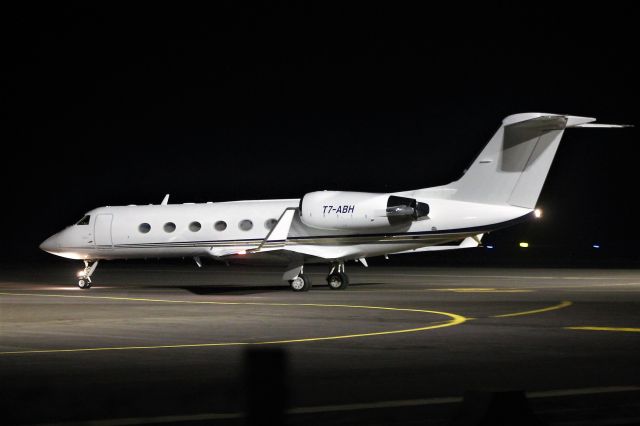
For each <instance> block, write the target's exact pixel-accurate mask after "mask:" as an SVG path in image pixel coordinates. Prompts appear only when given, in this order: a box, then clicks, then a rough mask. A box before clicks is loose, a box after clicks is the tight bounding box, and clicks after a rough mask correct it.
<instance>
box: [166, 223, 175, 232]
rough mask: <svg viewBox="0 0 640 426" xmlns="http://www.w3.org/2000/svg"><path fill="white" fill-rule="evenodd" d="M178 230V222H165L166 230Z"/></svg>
mask: <svg viewBox="0 0 640 426" xmlns="http://www.w3.org/2000/svg"><path fill="white" fill-rule="evenodd" d="M175 230H176V224H175V223H173V222H167V223H165V224H164V232H173V231H175Z"/></svg>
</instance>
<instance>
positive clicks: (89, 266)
mask: <svg viewBox="0 0 640 426" xmlns="http://www.w3.org/2000/svg"><path fill="white" fill-rule="evenodd" d="M97 266H98V261H97V260H96V261H94V262H91V261H90V260H85V261H84V269H83V270H81V271H80V272H78V287H80V288H81V289H83V290H86V289H88V288H91V275H93V271H95V270H96V267H97Z"/></svg>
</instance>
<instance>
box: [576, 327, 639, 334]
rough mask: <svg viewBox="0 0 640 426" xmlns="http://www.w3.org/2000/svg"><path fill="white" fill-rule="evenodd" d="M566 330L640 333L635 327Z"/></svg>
mask: <svg viewBox="0 0 640 426" xmlns="http://www.w3.org/2000/svg"><path fill="white" fill-rule="evenodd" d="M565 330H587V331H622V332H626V333H640V328H633V327H565Z"/></svg>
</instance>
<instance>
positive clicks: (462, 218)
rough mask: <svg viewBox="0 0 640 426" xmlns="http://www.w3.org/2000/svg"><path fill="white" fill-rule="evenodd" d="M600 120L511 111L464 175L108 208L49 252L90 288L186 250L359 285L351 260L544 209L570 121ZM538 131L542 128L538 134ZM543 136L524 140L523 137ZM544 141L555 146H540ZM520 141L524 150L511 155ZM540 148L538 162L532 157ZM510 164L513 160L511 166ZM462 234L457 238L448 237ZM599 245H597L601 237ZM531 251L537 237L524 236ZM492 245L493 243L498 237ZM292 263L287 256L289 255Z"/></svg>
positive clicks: (295, 282)
mask: <svg viewBox="0 0 640 426" xmlns="http://www.w3.org/2000/svg"><path fill="white" fill-rule="evenodd" d="M594 121H595V118H591V117H578V116H572V115H559V114H548V113H521V114H513V115H510V116H508V117H506V118H504V120H502V123H500V127H499V129H498V131H497V132H496V133H494V135H493V137H492V138H491V139H490V140H489V141H488V143H486V145H485V148H484V149H483V150H482V152H481V153H480V155H479V156H478V157H477V158H476V159H475V160H474V162H473V163H472V164H471V166H470V167H469V168H468V169H467V170H466V171H465V173H464V175H462V176H461V177H460V178H459V179H458V180H456V181H453V182H449V183H448V184H446V185H441V186H438V187H432V188H418V189H415V187H414V188H413V189H411V190H408V191H401V192H375V193H374V192H353V191H314V192H308V193H306V194H297V197H296V198H292V199H275V200H247V201H232V202H223V203H206V204H205V203H201V204H194V203H183V204H170V203H169V198H170V197H169V195H168V194H167V195H165V197H164V198H163V199H162V202H161V203H160V205H139V206H111V207H99V208H96V209H93V210H91V211H89V212H87V213H85V215H84V216H83V217H82V218H81V219H80V220H79V221H78V222H76V223H75V224H74V225H72V226H69V227H67V228H65V229H64V230H62V231H60V232H58V233H56V234H54V235H52V236H51V237H49V238H48V239H46V240H45V241H43V242H42V244H41V245H40V248H41V249H42V250H44V251H46V252H49V253H52V254H55V255H57V256H62V257H67V258H71V259H77V260H81V261H84V264H85V265H84V266H85V267H84V269H83V270H81V271H80V272H79V273H78V277H77V283H78V287H80V288H81V289H89V288H90V287H91V275H92V274H93V272H94V271H95V269H96V267H97V266H98V262H100V261H102V260H103V259H104V260H111V259H147V258H161V257H162V258H185V257H191V258H193V259H194V260H195V261H196V264H197V265H198V266H201V265H202V262H201V260H200V259H202V258H209V259H216V260H221V261H223V262H225V263H226V262H227V261H228V260H234V257H236V256H243V257H246V258H247V259H246V260H249V259H255V263H256V264H262V263H264V262H266V261H274V262H275V263H277V264H281V263H282V262H284V264H286V265H287V266H286V268H285V270H284V271H283V272H284V273H283V274H282V279H283V280H284V281H288V282H289V284H290V286H291V289H292V290H293V291H308V290H310V289H311V278H310V276H309V274H305V273H304V272H303V268H304V266H305V262H309V261H313V262H314V263H325V264H328V265H329V266H330V269H329V268H327V269H328V275H327V276H326V283H327V285H328V286H329V288H331V289H333V290H344V289H345V288H347V287H348V285H349V277H348V275H347V273H346V271H345V263H346V262H348V261H354V260H355V261H358V260H359V261H360V263H361V264H362V265H363V266H365V267H366V266H367V261H366V260H365V259H366V258H369V257H375V256H388V255H390V254H393V255H395V254H402V253H416V252H431V251H440V250H454V249H468V248H475V247H479V246H480V245H481V239H482V236H483V234H484V233H487V232H492V231H494V230H498V229H501V228H503V227H505V226H507V225H510V224H512V223H513V222H514V221H519V219H524V218H530V217H531V212H533V216H534V217H535V218H536V219H540V218H541V217H542V214H543V212H542V209H540V208H536V204H537V203H538V197H539V195H540V191H541V190H542V188H543V185H544V181H545V179H546V177H547V174H548V172H549V168H550V167H551V163H552V161H553V157H554V156H555V153H556V149H557V148H558V146H559V144H560V139H561V137H562V135H563V131H564V130H565V129H569V128H573V127H595V126H597V127H621V126H619V125H595V126H594V124H593V122H594ZM532 132H533V133H532ZM523 134H525V135H529V134H535V135H536V137H532V138H526V140H521V138H520V135H523ZM539 138H544V140H545V143H544V144H541V145H540V146H538V140H539ZM516 144H517V145H518V149H517V150H516V152H508V151H507V149H508V147H510V146H514V145H516ZM534 153H535V159H536V160H535V161H530V160H531V159H532V156H533V154H534ZM503 166H504V167H503ZM443 235H446V238H445V240H447V241H460V243H458V244H454V243H446V244H443ZM591 244H592V249H598V248H599V247H600V246H599V244H598V242H597V241H596V242H594V241H592V243H591ZM518 245H519V247H520V248H522V249H526V248H527V247H529V243H528V242H526V241H521V242H518ZM487 248H488V249H492V248H493V245H488V246H487ZM285 261H286V262H285Z"/></svg>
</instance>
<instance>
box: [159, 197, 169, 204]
mask: <svg viewBox="0 0 640 426" xmlns="http://www.w3.org/2000/svg"><path fill="white" fill-rule="evenodd" d="M167 204H169V194H167V195H165V196H164V198H163V199H162V202H161V203H160V205H161V206H166V205H167Z"/></svg>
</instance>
